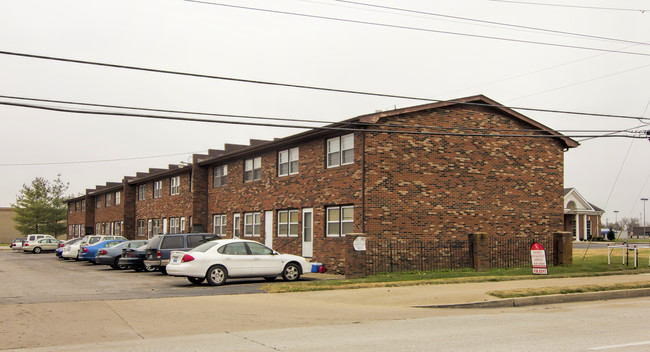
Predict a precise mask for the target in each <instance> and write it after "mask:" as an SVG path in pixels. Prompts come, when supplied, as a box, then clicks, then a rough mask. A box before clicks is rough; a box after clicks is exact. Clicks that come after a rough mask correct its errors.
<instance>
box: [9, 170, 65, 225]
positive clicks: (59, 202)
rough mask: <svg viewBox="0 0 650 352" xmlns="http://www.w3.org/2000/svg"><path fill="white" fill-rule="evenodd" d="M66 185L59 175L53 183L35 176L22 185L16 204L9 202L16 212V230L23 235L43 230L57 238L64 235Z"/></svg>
mask: <svg viewBox="0 0 650 352" xmlns="http://www.w3.org/2000/svg"><path fill="white" fill-rule="evenodd" d="M68 186H69V185H68V184H67V183H64V182H63V181H62V180H61V175H58V176H57V179H56V180H54V181H52V182H50V181H48V180H46V179H44V178H42V177H37V178H35V179H34V180H33V181H32V183H31V184H29V185H27V184H24V185H23V188H22V189H21V190H20V193H19V194H18V195H17V196H16V204H11V207H12V208H13V209H14V214H16V215H15V216H14V218H13V220H14V221H15V222H16V223H17V225H16V226H15V228H16V230H18V231H20V233H22V234H24V235H27V234H31V233H42V234H49V235H52V236H55V237H56V236H58V235H61V234H64V233H65V232H66V228H67V224H66V219H67V209H66V206H65V200H66V199H67V198H66V197H65V196H64V193H65V192H66V191H67V190H68Z"/></svg>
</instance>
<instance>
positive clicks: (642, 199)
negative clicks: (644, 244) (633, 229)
mask: <svg viewBox="0 0 650 352" xmlns="http://www.w3.org/2000/svg"><path fill="white" fill-rule="evenodd" d="M641 201H642V202H643V237H645V202H647V201H648V198H641Z"/></svg>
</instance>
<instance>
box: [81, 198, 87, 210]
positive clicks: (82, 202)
mask: <svg viewBox="0 0 650 352" xmlns="http://www.w3.org/2000/svg"><path fill="white" fill-rule="evenodd" d="M85 210H86V200H82V201H81V211H85Z"/></svg>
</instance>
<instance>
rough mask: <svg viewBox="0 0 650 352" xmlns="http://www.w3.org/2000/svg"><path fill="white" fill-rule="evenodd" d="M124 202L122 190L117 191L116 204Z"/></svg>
mask: <svg viewBox="0 0 650 352" xmlns="http://www.w3.org/2000/svg"><path fill="white" fill-rule="evenodd" d="M121 202H122V192H120V191H117V192H115V205H120V203H121Z"/></svg>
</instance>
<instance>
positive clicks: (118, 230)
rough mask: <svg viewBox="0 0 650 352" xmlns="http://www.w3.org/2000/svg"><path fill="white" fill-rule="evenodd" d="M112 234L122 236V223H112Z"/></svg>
mask: <svg viewBox="0 0 650 352" xmlns="http://www.w3.org/2000/svg"><path fill="white" fill-rule="evenodd" d="M113 234H114V235H115V236H121V235H122V222H121V221H116V222H115V223H113Z"/></svg>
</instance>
